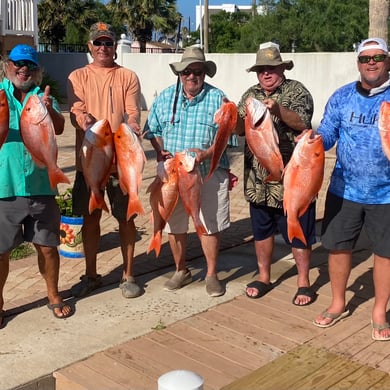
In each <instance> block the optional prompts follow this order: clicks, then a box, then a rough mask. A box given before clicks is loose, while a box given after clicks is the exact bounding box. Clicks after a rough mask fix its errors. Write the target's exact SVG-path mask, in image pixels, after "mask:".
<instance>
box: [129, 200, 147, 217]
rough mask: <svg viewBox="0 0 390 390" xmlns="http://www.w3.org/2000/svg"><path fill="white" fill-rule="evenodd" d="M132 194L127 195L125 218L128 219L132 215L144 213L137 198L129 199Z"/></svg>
mask: <svg viewBox="0 0 390 390" xmlns="http://www.w3.org/2000/svg"><path fill="white" fill-rule="evenodd" d="M131 198H132V196H131V195H129V203H128V204H127V220H129V219H130V218H131V217H132V216H133V215H136V214H140V215H144V214H145V210H144V208H143V206H142V204H141V202H140V200H139V199H138V197H137V198H135V199H131Z"/></svg>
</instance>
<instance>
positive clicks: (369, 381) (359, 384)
mask: <svg viewBox="0 0 390 390" xmlns="http://www.w3.org/2000/svg"><path fill="white" fill-rule="evenodd" d="M385 376H386V373H384V372H381V371H379V370H374V369H373V368H371V367H368V366H361V367H360V368H359V369H358V370H356V371H355V372H353V373H352V374H350V375H348V376H346V377H345V378H344V379H342V380H340V381H339V382H337V383H335V384H334V385H333V386H332V390H344V389H345V390H347V389H348V390H349V389H359V390H368V389H370V388H371V386H373V385H375V384H376V383H378V382H379V381H381V380H382V379H383V378H385ZM383 389H384V388H382V390H383Z"/></svg>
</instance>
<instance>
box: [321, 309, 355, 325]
mask: <svg viewBox="0 0 390 390" xmlns="http://www.w3.org/2000/svg"><path fill="white" fill-rule="evenodd" d="M321 316H322V317H323V318H330V319H331V320H332V321H330V322H329V323H328V324H320V323H318V322H317V321H316V320H314V321H313V324H314V325H315V326H318V327H319V328H329V327H330V326H333V325H334V324H336V322H338V321H340V320H342V319H343V318H345V317H347V316H349V310H345V312H343V313H329V312H328V310H324V311H323V312H322V313H321Z"/></svg>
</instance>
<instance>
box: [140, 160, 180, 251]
mask: <svg viewBox="0 0 390 390" xmlns="http://www.w3.org/2000/svg"><path fill="white" fill-rule="evenodd" d="M161 166H162V172H161V173H159V170H160V169H159V167H161ZM157 171H158V174H157V176H156V178H155V179H154V181H153V182H152V183H151V184H150V186H149V188H148V190H147V192H150V206H151V208H152V213H151V221H152V223H153V237H152V238H151V240H150V244H149V248H148V250H147V253H149V252H151V251H152V250H154V251H155V253H156V256H159V254H160V250H161V241H162V238H161V237H162V230H163V229H164V227H165V225H166V223H167V221H168V220H169V218H170V217H171V215H172V213H173V210H174V209H175V207H176V204H177V201H178V199H179V187H178V172H177V168H176V160H175V159H174V158H169V159H168V160H165V161H164V162H159V165H158V169H157Z"/></svg>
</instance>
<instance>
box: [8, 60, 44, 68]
mask: <svg viewBox="0 0 390 390" xmlns="http://www.w3.org/2000/svg"><path fill="white" fill-rule="evenodd" d="M11 62H12V63H13V64H14V66H16V67H17V68H23V67H24V66H27V69H28V70H37V69H38V68H39V66H38V65H37V64H34V63H33V62H31V61H27V60H19V61H12V60H11Z"/></svg>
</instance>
